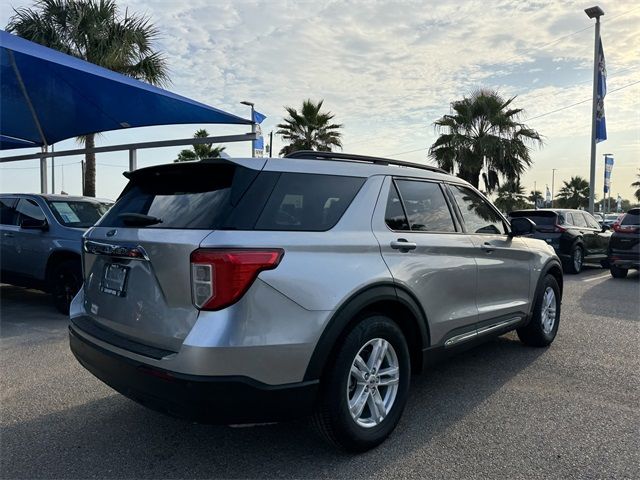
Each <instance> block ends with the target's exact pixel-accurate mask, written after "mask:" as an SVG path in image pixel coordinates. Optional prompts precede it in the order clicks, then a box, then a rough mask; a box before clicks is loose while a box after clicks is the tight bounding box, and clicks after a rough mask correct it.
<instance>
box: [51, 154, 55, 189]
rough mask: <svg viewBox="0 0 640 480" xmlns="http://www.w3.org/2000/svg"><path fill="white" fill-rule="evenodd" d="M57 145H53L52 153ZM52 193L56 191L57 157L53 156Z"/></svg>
mask: <svg viewBox="0 0 640 480" xmlns="http://www.w3.org/2000/svg"><path fill="white" fill-rule="evenodd" d="M54 147H55V145H51V153H53V152H54V151H55V148H54ZM51 193H56V159H55V157H53V156H52V157H51Z"/></svg>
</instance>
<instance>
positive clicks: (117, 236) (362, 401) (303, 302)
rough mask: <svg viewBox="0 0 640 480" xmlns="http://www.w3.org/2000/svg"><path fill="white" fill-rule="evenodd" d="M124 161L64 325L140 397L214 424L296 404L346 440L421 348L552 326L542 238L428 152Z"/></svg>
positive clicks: (359, 430)
mask: <svg viewBox="0 0 640 480" xmlns="http://www.w3.org/2000/svg"><path fill="white" fill-rule="evenodd" d="M126 175H127V176H128V178H129V184H128V185H127V187H126V188H125V190H124V191H123V193H122V194H121V196H120V198H119V199H118V201H117V202H116V204H115V205H114V207H113V208H112V209H111V210H110V211H109V212H108V213H107V215H105V216H104V217H103V218H102V219H101V220H100V222H98V223H97V224H96V226H95V227H93V228H92V229H90V230H89V231H88V232H87V233H86V234H85V238H84V247H83V250H84V252H83V255H84V257H83V258H84V260H83V267H84V280H85V281H84V286H83V288H82V289H81V290H80V292H79V293H78V295H77V296H76V297H75V299H74V301H73V303H72V305H71V326H70V342H71V349H72V351H73V353H74V354H75V356H76V357H77V358H78V360H79V361H80V362H81V363H82V364H83V365H84V366H85V367H86V368H87V369H88V370H89V371H91V372H92V373H93V374H94V375H95V376H97V377H98V378H99V379H101V380H102V381H104V382H105V383H107V384H108V385H110V386H112V387H113V388H114V389H116V390H117V391H119V392H121V393H122V394H123V395H126V396H127V397H129V398H132V399H134V400H136V401H138V402H140V403H142V404H144V405H147V406H149V407H151V408H154V409H157V410H160V411H163V412H166V413H169V414H171V415H176V416H181V417H187V418H191V419H196V420H200V421H207V422H215V423H244V422H262V421H278V420H283V419H287V418H291V417H297V416H305V415H308V414H312V415H313V419H314V422H313V423H314V424H315V425H316V426H317V427H318V429H319V430H320V432H321V433H322V434H323V435H324V436H325V437H326V438H327V439H328V440H330V441H332V442H333V443H335V444H337V445H338V446H340V447H342V448H344V449H347V450H351V451H363V450H366V449H369V448H372V447H373V446H375V445H377V444H379V443H380V442H382V441H383V440H384V439H385V438H386V437H387V436H388V435H389V434H390V433H391V431H392V430H393V429H394V427H395V426H396V424H397V423H398V420H399V419H400V416H401V414H402V410H403V408H404V406H405V403H406V401H407V394H408V389H409V382H410V378H411V374H412V373H416V372H420V371H421V370H423V368H424V367H425V366H426V365H429V364H430V363H431V362H432V361H434V360H435V359H436V358H437V357H438V356H440V355H442V354H448V353H450V352H451V351H454V350H456V349H459V348H464V347H468V346H469V345H473V344H475V343H477V342H479V341H482V340H485V339H488V338H491V337H493V336H495V335H500V334H503V333H505V332H507V331H510V330H514V329H516V330H517V332H518V335H519V337H520V339H521V340H522V341H523V342H524V343H525V344H527V345H533V346H539V347H542V346H547V345H549V344H550V343H551V342H552V341H553V339H554V337H555V336H556V333H557V331H558V325H559V321H560V299H561V295H562V268H561V265H560V262H559V260H558V258H557V256H556V255H555V253H554V251H553V249H552V248H551V247H550V246H548V245H547V244H546V243H545V242H543V241H540V240H534V239H529V238H525V237H526V235H527V234H529V233H531V232H532V231H533V227H534V224H533V222H531V221H530V220H528V219H524V218H523V219H514V220H513V222H512V223H511V224H509V222H508V221H507V220H506V219H505V218H504V217H503V216H502V215H501V214H500V212H499V211H498V210H497V209H495V208H494V206H493V205H492V204H491V203H490V202H489V201H488V200H487V199H486V198H485V197H484V196H483V195H481V194H480V193H479V192H478V191H477V190H475V189H474V188H472V187H471V186H470V185H469V184H468V183H466V182H464V181H462V180H460V179H459V178H456V177H453V176H451V175H447V174H445V173H444V172H442V171H439V170H438V169H435V168H431V167H426V166H419V165H412V164H406V163H402V162H396V161H393V160H386V159H378V158H370V157H361V156H355V155H346V154H336V153H326V152H325V153H323V152H297V153H295V154H293V155H292V156H290V157H289V158H273V159H234V160H210V161H201V162H188V163H180V164H171V165H160V166H155V167H150V168H144V169H141V170H136V171H134V172H130V173H127V174H126Z"/></svg>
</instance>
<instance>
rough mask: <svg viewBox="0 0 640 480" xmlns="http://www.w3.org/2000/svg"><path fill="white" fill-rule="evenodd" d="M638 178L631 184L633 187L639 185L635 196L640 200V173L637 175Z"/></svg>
mask: <svg viewBox="0 0 640 480" xmlns="http://www.w3.org/2000/svg"><path fill="white" fill-rule="evenodd" d="M636 176H637V177H638V180H637V181H635V182H633V183H632V184H631V186H632V187H637V189H636V191H635V192H634V193H633V196H634V197H636V200H638V201H640V174H638V175H636Z"/></svg>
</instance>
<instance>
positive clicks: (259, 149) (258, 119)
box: [252, 110, 267, 157]
mask: <svg viewBox="0 0 640 480" xmlns="http://www.w3.org/2000/svg"><path fill="white" fill-rule="evenodd" d="M265 118H267V116H266V115H263V114H261V113H260V112H256V111H255V110H254V111H253V118H252V120H253V121H254V122H255V123H256V132H257V133H258V138H257V139H256V140H254V141H253V156H254V157H262V156H264V137H263V136H262V129H261V128H260V124H261V123H262V122H263V121H264V119H265Z"/></svg>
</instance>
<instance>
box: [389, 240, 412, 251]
mask: <svg viewBox="0 0 640 480" xmlns="http://www.w3.org/2000/svg"><path fill="white" fill-rule="evenodd" d="M417 246H418V245H416V244H415V243H413V242H407V240H406V239H405V238H399V239H398V240H394V241H392V242H391V248H393V249H394V250H400V251H401V252H408V251H409V250H415V249H416V247H417Z"/></svg>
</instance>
